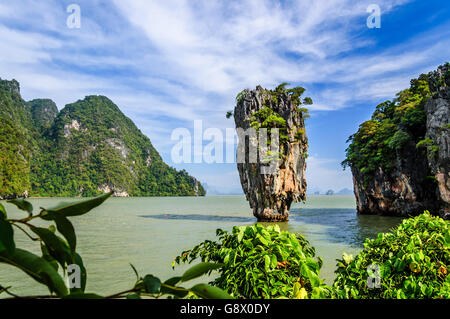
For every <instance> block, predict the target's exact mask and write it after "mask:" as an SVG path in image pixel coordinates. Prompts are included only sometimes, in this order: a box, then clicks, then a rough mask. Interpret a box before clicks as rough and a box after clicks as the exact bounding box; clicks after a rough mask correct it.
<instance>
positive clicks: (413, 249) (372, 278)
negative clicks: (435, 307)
mask: <svg viewBox="0 0 450 319" xmlns="http://www.w3.org/2000/svg"><path fill="white" fill-rule="evenodd" d="M338 262H339V263H338V268H337V270H336V273H337V274H338V275H337V278H336V279H335V282H334V284H333V290H334V294H335V296H336V297H337V298H388V299H392V298H394V299H397V298H401V299H419V298H446V299H448V298H450V276H448V271H449V269H450V228H449V222H448V221H445V220H443V219H441V218H439V217H433V216H431V215H430V214H429V213H428V212H427V211H426V212H425V213H424V214H422V215H420V216H417V217H415V218H410V219H406V220H404V221H403V222H402V224H400V225H399V226H398V227H397V228H395V229H393V231H392V232H391V233H385V234H378V237H377V238H376V239H372V240H369V239H366V242H365V244H364V249H363V250H362V251H361V252H360V253H359V254H358V255H357V256H356V257H355V258H352V257H351V256H348V255H345V254H344V258H343V259H342V260H338ZM377 287H378V288H377Z"/></svg>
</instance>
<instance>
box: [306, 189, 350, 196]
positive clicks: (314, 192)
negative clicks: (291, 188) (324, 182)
mask: <svg viewBox="0 0 450 319" xmlns="http://www.w3.org/2000/svg"><path fill="white" fill-rule="evenodd" d="M308 195H353V190H351V189H348V188H343V189H341V190H340V191H338V192H335V191H334V190H332V189H329V190H326V191H321V190H314V189H313V190H311V191H309V192H308Z"/></svg>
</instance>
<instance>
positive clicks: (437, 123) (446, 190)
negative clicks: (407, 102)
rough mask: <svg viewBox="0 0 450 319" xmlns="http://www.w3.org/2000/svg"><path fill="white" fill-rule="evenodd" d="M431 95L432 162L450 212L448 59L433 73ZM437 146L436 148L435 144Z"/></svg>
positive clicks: (446, 212) (442, 200)
mask: <svg viewBox="0 0 450 319" xmlns="http://www.w3.org/2000/svg"><path fill="white" fill-rule="evenodd" d="M428 82H429V86H430V91H431V94H432V95H431V98H430V99H428V101H427V102H426V103H425V112H426V114H427V133H426V138H429V139H431V141H432V147H429V148H428V149H427V154H428V156H427V158H428V164H429V166H430V168H431V171H432V173H433V174H434V176H435V178H436V181H437V183H438V189H437V193H438V198H439V205H440V215H441V216H443V217H446V218H447V219H449V217H450V216H449V215H450V124H449V120H450V65H449V64H448V63H447V64H446V65H443V66H441V67H439V68H438V70H437V71H435V72H432V73H430V74H429V81H428ZM433 146H434V148H433Z"/></svg>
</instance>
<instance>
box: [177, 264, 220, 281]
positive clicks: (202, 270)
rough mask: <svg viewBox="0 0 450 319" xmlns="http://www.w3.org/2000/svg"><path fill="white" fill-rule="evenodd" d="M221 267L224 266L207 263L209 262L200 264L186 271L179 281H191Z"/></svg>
mask: <svg viewBox="0 0 450 319" xmlns="http://www.w3.org/2000/svg"><path fill="white" fill-rule="evenodd" d="M223 266H224V265H223V264H219V263H209V262H205V263H200V264H198V265H195V266H193V267H191V268H189V269H188V270H186V272H185V273H184V274H183V276H182V277H181V281H182V282H185V281H188V280H192V279H194V278H197V277H200V276H203V275H204V274H206V273H208V272H210V271H212V270H215V269H219V268H222V267H223Z"/></svg>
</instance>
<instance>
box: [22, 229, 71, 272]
mask: <svg viewBox="0 0 450 319" xmlns="http://www.w3.org/2000/svg"><path fill="white" fill-rule="evenodd" d="M30 228H31V230H32V231H33V232H34V233H35V234H36V235H38V236H39V237H40V238H41V239H42V241H43V242H44V243H45V246H46V247H47V249H48V252H49V254H50V255H51V256H52V257H53V258H55V259H56V260H57V261H58V262H59V264H60V265H61V266H62V267H63V268H65V265H66V264H70V263H71V261H72V260H71V259H72V258H71V256H70V255H68V254H67V251H66V248H65V247H64V245H63V243H62V242H61V240H60V239H59V238H58V236H56V235H55V234H54V233H53V232H52V231H50V230H49V229H47V228H41V227H34V226H33V227H30Z"/></svg>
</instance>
